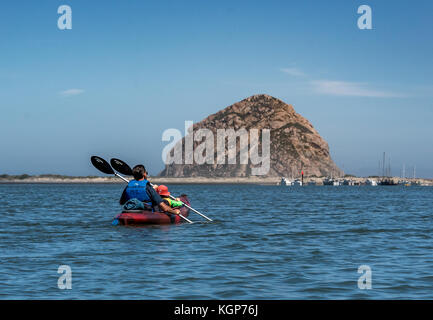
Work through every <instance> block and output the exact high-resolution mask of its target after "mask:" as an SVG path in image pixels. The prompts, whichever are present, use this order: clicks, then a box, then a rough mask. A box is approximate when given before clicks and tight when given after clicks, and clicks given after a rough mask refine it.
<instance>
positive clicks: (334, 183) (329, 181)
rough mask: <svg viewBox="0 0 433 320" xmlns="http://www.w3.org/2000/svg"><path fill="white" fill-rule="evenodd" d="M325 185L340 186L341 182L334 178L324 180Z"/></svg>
mask: <svg viewBox="0 0 433 320" xmlns="http://www.w3.org/2000/svg"><path fill="white" fill-rule="evenodd" d="M323 185H324V186H339V185H340V181H338V180H335V179H332V178H325V179H323Z"/></svg>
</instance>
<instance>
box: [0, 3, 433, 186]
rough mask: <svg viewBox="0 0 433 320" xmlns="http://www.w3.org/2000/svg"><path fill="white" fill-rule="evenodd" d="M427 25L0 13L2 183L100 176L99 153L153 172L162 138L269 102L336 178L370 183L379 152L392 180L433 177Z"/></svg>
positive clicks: (239, 16)
mask: <svg viewBox="0 0 433 320" xmlns="http://www.w3.org/2000/svg"><path fill="white" fill-rule="evenodd" d="M61 5H69V6H70V7H71V9H72V29H70V30H60V29H59V28H58V25H57V21H58V19H59V17H60V16H61V14H58V13H57V10H58V7H59V6H61ZM360 5H369V6H370V7H371V9H372V29H371V30H367V29H364V30H361V29H359V28H358V24H357V22H358V18H359V17H360V16H361V14H358V13H357V11H358V7H359V6H360ZM432 12H433V1H429V0H425V1H421V0H420V1H406V0H405V1H379V0H363V1H351V0H341V1H320V2H319V1H314V0H307V1H252V0H250V1H233V0H231V1H222V0H219V1H152V2H150V1H133V0H129V1H96V0H95V1H84V0H62V1H54V0H46V1H20V0H18V1H8V2H5V1H3V2H2V3H1V4H0V174H22V173H27V174H45V173H53V174H67V175H80V176H81V175H98V174H99V173H98V172H97V171H96V169H94V168H93V167H92V165H91V164H90V161H89V158H90V156H91V155H99V156H102V157H105V158H106V159H110V158H112V157H117V158H120V159H123V160H125V161H126V162H128V163H129V164H131V165H135V164H137V163H144V164H145V166H146V167H147V169H148V171H149V172H150V174H151V175H155V174H157V173H158V172H159V171H160V170H162V169H163V161H162V157H161V153H162V149H163V148H164V146H166V145H167V143H168V142H165V141H162V133H163V132H164V131H165V130H166V129H169V128H176V129H179V130H181V131H182V132H183V130H184V121H186V120H192V121H194V122H198V121H200V120H202V119H204V118H206V117H207V116H208V115H210V114H213V113H215V112H217V111H219V110H221V109H223V108H225V107H226V106H229V105H231V104H233V103H235V102H237V101H240V100H242V99H244V98H246V97H248V96H251V95H253V94H260V93H265V94H269V95H271V96H274V97H276V98H279V99H281V100H283V101H284V102H286V103H289V104H292V105H293V106H294V108H295V111H296V112H298V113H299V114H301V115H302V116H304V117H306V118H307V119H308V120H309V121H310V122H311V123H312V125H313V126H314V127H315V128H316V129H317V131H318V132H319V134H320V135H321V136H322V137H323V138H324V139H325V140H326V141H327V142H328V144H329V147H330V152H331V156H332V158H333V160H334V161H335V163H336V164H337V165H338V166H339V167H340V168H342V169H343V170H344V171H345V172H346V173H350V174H356V175H362V176H367V175H375V174H378V171H379V169H378V167H379V164H378V163H379V160H381V159H382V155H383V152H386V154H387V162H388V161H389V160H390V163H391V169H392V174H393V175H396V176H399V175H400V173H401V169H402V166H403V165H405V166H406V172H407V173H408V175H409V173H410V175H412V174H413V173H412V172H413V169H412V168H413V167H414V166H416V175H417V176H421V177H426V178H433V161H432V160H433V125H432V124H433V59H432V56H433V41H432V35H433V20H432V19H431V14H432Z"/></svg>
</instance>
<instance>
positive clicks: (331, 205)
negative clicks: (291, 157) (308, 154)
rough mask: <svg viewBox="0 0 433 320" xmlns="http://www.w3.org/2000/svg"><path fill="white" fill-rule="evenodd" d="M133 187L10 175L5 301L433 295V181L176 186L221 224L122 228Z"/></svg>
mask: <svg viewBox="0 0 433 320" xmlns="http://www.w3.org/2000/svg"><path fill="white" fill-rule="evenodd" d="M123 188H124V185H121V184H22V185H21V184H3V185H0V299H433V239H432V231H433V206H432V200H433V188H432V187H400V186H398V187H392V186H390V187H386V186H376V187H373V186H338V187H334V186H305V187H280V186H260V185H170V186H169V190H170V191H171V192H172V193H173V194H175V195H177V194H180V193H186V194H187V195H188V196H189V199H190V201H191V204H192V206H193V207H194V208H196V209H198V210H199V211H201V212H203V213H204V214H206V215H208V216H209V217H211V218H212V219H214V222H206V220H204V219H203V218H202V217H200V216H198V215H196V214H194V213H192V212H191V213H190V216H189V217H190V219H192V220H194V221H195V222H197V223H194V224H192V225H189V224H186V223H183V224H180V225H166V226H138V227H132V226H127V227H126V226H113V225H111V221H112V218H113V217H114V216H115V214H116V213H119V212H120V206H119V205H118V199H119V197H120V194H121V192H122V190H123ZM63 265H66V266H68V267H69V268H70V270H71V289H63V290H62V289H60V288H59V286H58V281H59V277H61V276H62V273H58V270H59V266H63ZM361 266H364V268H365V266H366V267H367V269H368V270H370V271H371V274H370V275H371V289H361V288H362V285H361V288H360V286H359V282H361V283H363V282H362V281H363V280H365V275H366V274H365V272H364V271H363V270H366V269H362V270H360V271H361V272H360V273H359V272H358V270H359V268H360V267H361ZM363 277H364V278H363ZM360 278H361V279H360Z"/></svg>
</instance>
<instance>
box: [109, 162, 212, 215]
mask: <svg viewBox="0 0 433 320" xmlns="http://www.w3.org/2000/svg"><path fill="white" fill-rule="evenodd" d="M110 163H111V166H112V167H113V168H114V170H116V171H118V172H120V173H121V174H125V175H128V176H131V175H132V169H131V167H130V166H128V165H127V164H126V163H125V162H123V161H122V160H119V159H116V158H113V159H111V160H110ZM149 183H150V182H149ZM150 185H151V186H153V184H152V183H150ZM170 198H171V199H173V200H176V198H175V197H173V196H172V195H170ZM182 202H183V201H182ZM183 204H184V205H185V207H187V208H189V209H190V210H192V211H194V212H195V213H197V214H198V215H200V216H202V217H203V218H205V219H207V220H208V221H213V220H212V219H211V218H208V217H207V216H205V215H204V214H203V213H201V212H199V211H197V210H195V209H194V208H191V207H190V206H189V205H187V204H186V203H185V202H183Z"/></svg>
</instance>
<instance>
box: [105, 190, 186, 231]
mask: <svg viewBox="0 0 433 320" xmlns="http://www.w3.org/2000/svg"><path fill="white" fill-rule="evenodd" d="M180 200H181V201H183V202H184V203H186V204H187V205H190V203H189V201H188V198H187V197H186V196H181V197H180ZM179 210H180V214H181V215H183V216H184V217H188V214H189V209H188V208H187V207H185V206H183V207H181V208H180V209H179ZM116 220H117V222H116ZM184 221H185V220H184V219H182V218H181V217H179V216H178V215H177V214H171V213H167V212H152V211H141V210H129V211H123V212H122V213H120V214H118V215H117V216H116V217H115V218H114V221H113V225H116V224H119V225H124V226H126V225H138V224H171V223H181V222H184Z"/></svg>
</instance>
